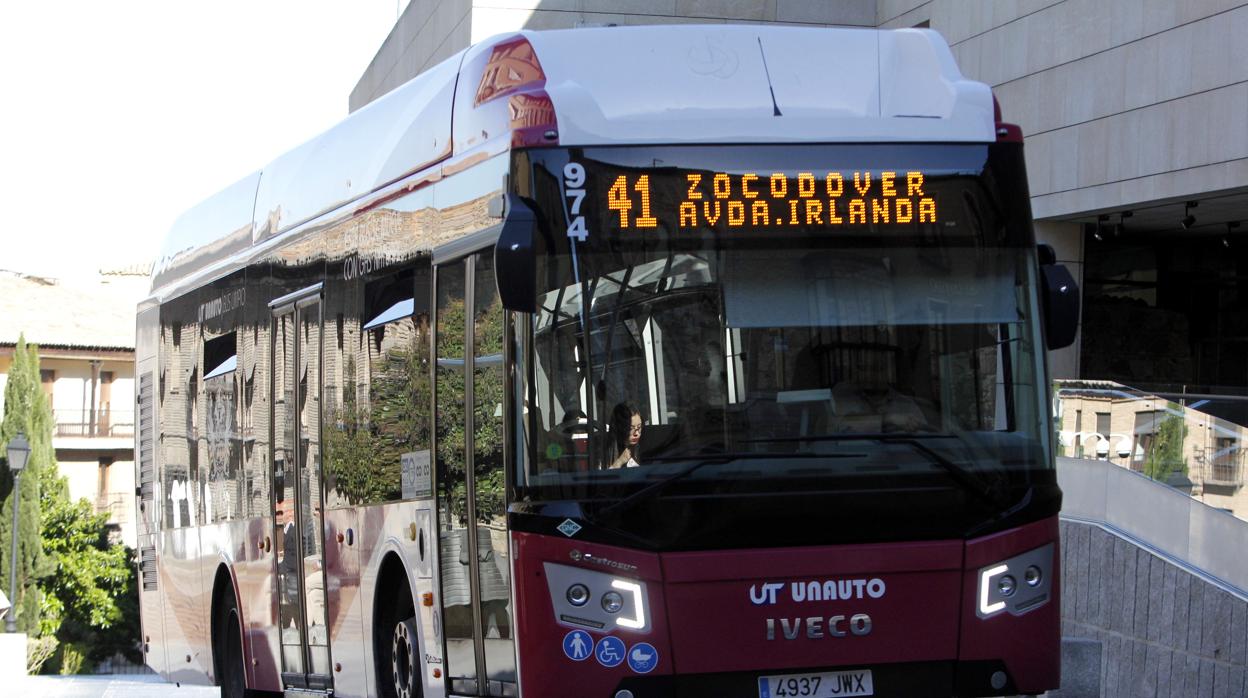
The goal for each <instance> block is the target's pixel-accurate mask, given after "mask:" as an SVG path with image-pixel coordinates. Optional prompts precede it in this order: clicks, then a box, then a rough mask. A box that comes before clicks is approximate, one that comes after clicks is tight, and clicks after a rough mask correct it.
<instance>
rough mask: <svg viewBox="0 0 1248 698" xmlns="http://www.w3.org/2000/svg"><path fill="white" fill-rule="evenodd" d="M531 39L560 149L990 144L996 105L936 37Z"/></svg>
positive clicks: (739, 33) (575, 35)
mask: <svg viewBox="0 0 1248 698" xmlns="http://www.w3.org/2000/svg"><path fill="white" fill-rule="evenodd" d="M523 35H524V37H525V38H527V39H528V40H529V42H530V43H531V44H532V45H533V48H534V52H535V53H536V54H537V58H538V60H539V61H540V62H541V64H542V69H543V72H544V73H545V74H546V91H547V93H548V94H549V95H550V98H551V101H552V102H553V103H554V106H555V114H556V119H557V121H558V125H559V143H560V145H605V144H624V143H716V142H718V143H751V142H784V141H788V142H793V141H797V142H838V141H859V142H862V141H898V140H901V141H932V140H939V141H978V142H991V141H993V140H995V130H994V129H995V122H994V110H993V103H992V93H991V92H990V91H989V89H988V87H987V86H986V85H984V84H982V83H978V82H973V81H970V80H967V79H965V78H964V77H963V76H962V74H961V73H960V72H959V71H958V69H957V66H956V65H955V63H954V61H953V56H952V55H951V54H950V52H949V48H948V46H947V45H946V44H945V41H944V39H943V38H941V36H940V35H939V34H937V33H935V32H933V31H930V30H924V29H904V30H895V31H877V30H871V29H828V28H805V27H773V26H752V25H729V26H725V25H713V26H696V25H695V26H689V25H676V26H658V27H609V28H595V29H575V30H562V31H548V32H523ZM503 38H504V37H499V39H500V40H501V39H503ZM495 41H496V40H495V39H491V40H489V41H487V42H485V43H486V44H490V43H494V42H495ZM587 56H592V57H593V60H586V57H587ZM465 77H466V78H467V79H469V80H471V79H472V76H465ZM773 94H774V96H775V99H774V102H773V99H772V95H773Z"/></svg>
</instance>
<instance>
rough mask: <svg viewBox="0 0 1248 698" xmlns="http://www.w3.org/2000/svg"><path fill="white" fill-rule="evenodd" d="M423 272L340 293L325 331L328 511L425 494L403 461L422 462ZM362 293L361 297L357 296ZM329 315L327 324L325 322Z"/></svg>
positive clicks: (424, 268)
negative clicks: (406, 472) (404, 468)
mask: <svg viewBox="0 0 1248 698" xmlns="http://www.w3.org/2000/svg"><path fill="white" fill-rule="evenodd" d="M429 278H430V277H429V267H428V260H424V264H420V263H418V264H417V265H416V266H414V267H411V266H409V267H408V268H406V269H403V270H401V271H398V272H392V273H389V274H386V275H384V276H381V277H380V278H376V279H374V280H372V281H368V282H366V283H365V284H363V285H362V289H361V288H360V286H356V287H355V288H347V289H345V290H344V294H343V300H342V301H340V302H339V304H337V305H336V306H335V300H334V299H332V298H331V299H330V300H329V301H328V302H329V303H330V304H331V305H330V306H329V308H328V312H327V315H326V317H327V320H329V321H328V322H327V323H326V333H325V355H326V357H327V361H326V366H325V374H326V385H325V395H326V408H327V412H326V416H325V424H326V427H327V429H326V431H325V464H326V498H327V502H326V503H327V506H329V507H330V508H336V507H343V506H350V505H359V504H375V503H381V502H393V501H399V500H403V499H411V498H413V497H416V496H424V495H428V494H430V493H427V492H425V493H422V492H417V491H415V490H414V487H415V483H414V482H413V481H411V478H410V477H409V478H408V479H407V480H405V479H404V477H403V472H402V462H403V459H404V458H408V459H416V460H420V459H422V458H423V459H426V460H427V459H428V457H429V456H428V453H429V444H430V412H431V391H430V382H429V376H430V373H429V372H430V366H429V342H430V327H429ZM361 290H362V293H361V292H360V291H361ZM331 318H332V319H331Z"/></svg>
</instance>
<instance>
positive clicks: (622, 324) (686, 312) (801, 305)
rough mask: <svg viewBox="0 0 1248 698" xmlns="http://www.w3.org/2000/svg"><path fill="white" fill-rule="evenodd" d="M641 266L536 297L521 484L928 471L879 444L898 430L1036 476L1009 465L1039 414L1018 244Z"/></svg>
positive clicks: (817, 250) (679, 259)
mask: <svg viewBox="0 0 1248 698" xmlns="http://www.w3.org/2000/svg"><path fill="white" fill-rule="evenodd" d="M632 257H633V259H631V260H628V261H631V263H627V262H625V263H618V262H616V260H615V259H614V258H612V259H608V258H607V257H606V255H605V254H602V255H600V256H599V257H597V258H596V257H595V256H594V254H593V253H589V254H585V255H583V257H582V260H581V264H582V269H597V270H602V269H607V270H606V271H604V272H600V274H599V275H598V276H589V275H588V274H585V275H583V276H582V278H583V279H584V282H583V283H575V282H570V283H567V284H566V285H563V286H561V287H558V288H554V289H551V290H549V291H548V292H546V293H544V294H543V295H541V296H539V310H538V313H537V315H536V318H535V327H534V359H535V364H536V366H535V374H536V375H535V376H534V377H533V379H534V385H533V388H534V389H533V391H532V393H531V395H532V399H533V400H534V402H535V403H536V404H534V405H530V409H531V410H534V409H535V411H536V419H535V421H536V425H535V426H536V434H535V435H534V441H535V445H536V448H535V453H534V458H533V459H532V460H531V461H530V464H529V468H528V470H529V472H528V473H526V474H525V475H524V476H522V477H523V479H524V480H527V481H528V483H529V484H532V485H539V486H541V485H554V484H559V483H582V484H583V483H590V482H594V481H602V482H606V481H612V482H617V481H619V480H620V479H630V478H631V479H634V480H638V481H640V480H642V479H643V478H645V477H649V475H647V474H645V473H646V471H651V470H653V469H658V468H665V467H666V469H665V470H663V472H661V473H656V474H655V475H654V476H656V477H657V476H663V475H670V474H671V473H672V472H677V471H678V467H677V466H675V465H673V466H670V467H667V466H666V465H665V464H668V463H672V462H673V461H682V460H686V461H689V460H697V459H703V458H707V457H713V456H714V455H715V454H724V453H734V454H742V455H745V454H748V455H749V456H750V457H749V458H748V459H745V458H743V459H742V463H743V464H745V463H746V460H748V464H746V465H745V466H743V468H738V469H737V472H736V473H735V474H734V472H733V470H732V469H731V468H722V467H717V468H715V469H711V470H708V471H706V472H711V471H713V472H714V475H713V477H718V478H730V477H735V476H738V475H744V473H746V472H748V473H750V474H752V475H753V476H755V477H757V476H766V477H771V476H784V475H785V474H786V473H789V472H793V471H794V470H795V469H802V470H803V471H808V470H809V469H810V468H812V467H815V466H812V462H811V459H810V458H809V456H811V455H818V454H823V455H828V456H833V455H837V454H838V453H840V452H844V451H853V452H855V455H856V456H859V457H858V458H857V459H846V458H837V459H825V460H826V463H825V464H824V465H823V466H821V467H823V468H825V469H828V470H827V472H829V473H831V472H833V471H835V472H836V473H842V472H851V473H852V472H854V470H853V469H854V468H857V469H858V470H861V471H864V472H866V471H872V472H878V471H879V470H880V469H881V468H886V469H893V470H901V471H905V470H907V468H909V470H913V471H915V472H920V471H921V472H931V469H932V467H933V465H936V464H934V463H933V462H932V459H931V458H928V457H925V455H924V454H923V453H922V452H917V453H916V452H915V451H914V449H905V448H889V447H887V446H883V445H881V444H887V443H888V440H887V439H884V440H881V439H879V438H878V437H880V436H882V435H894V436H895V435H900V434H920V435H934V434H957V435H959V438H956V439H946V440H942V441H939V442H938V443H940V444H946V443H947V444H948V445H949V446H948V447H949V449H950V451H949V453H948V454H946V455H948V457H951V458H956V459H958V460H959V461H960V462H959V466H961V467H968V468H981V469H1001V468H1006V467H1026V466H1027V465H1039V462H1038V459H1036V458H1034V457H1024V456H1020V455H1018V451H1019V449H1022V448H1026V447H1029V446H1034V444H1035V439H1037V438H1038V437H1037V434H1038V424H1039V423H1040V419H1041V415H1040V414H1039V413H1038V412H1039V410H1038V409H1037V405H1038V404H1039V402H1038V400H1037V395H1036V392H1035V391H1036V389H1037V376H1036V367H1037V364H1036V359H1035V357H1034V355H1033V353H1032V352H1033V344H1032V343H1033V337H1032V330H1031V319H1030V317H1031V315H1032V314H1033V313H1032V311H1031V310H1029V309H1028V304H1029V303H1030V302H1031V301H1030V300H1029V297H1028V296H1027V294H1026V293H1025V292H1024V291H1023V290H1022V289H1025V288H1026V284H1027V281H1026V278H1025V276H1024V275H1025V274H1026V273H1027V272H1026V270H1027V269H1028V268H1029V266H1028V265H1029V264H1030V263H1031V262H1030V258H1029V257H1028V256H1027V254H1026V253H1025V251H1023V250H1021V249H1018V248H975V247H953V248H944V247H939V246H933V247H922V246H914V245H912V244H894V245H892V246H883V245H882V246H880V247H875V248H861V247H859V248H850V249H846V248H830V247H827V246H826V245H821V244H819V243H818V242H810V243H809V244H808V245H806V246H798V247H787V248H786V249H774V248H765V249H758V248H751V247H746V246H719V247H714V246H710V245H707V246H706V247H704V248H701V249H699V248H696V247H695V246H691V245H686V246H685V249H682V250H680V251H676V250H667V251H663V250H653V251H650V252H647V253H645V254H634V255H632ZM560 263H561V264H564V265H565V266H566V265H567V264H568V262H567V260H561V261H560ZM613 263H615V264H614V268H611V267H612V265H613ZM855 435H860V436H861V439H872V440H874V441H875V442H876V443H877V446H880V447H879V448H874V449H873V448H864V445H863V443H862V442H861V440H859V441H856V442H855V440H854V439H853V438H852V437H853V436H855ZM941 447H942V448H943V447H944V446H941ZM864 452H867V453H866V454H864ZM1012 452H1013V454H1014V455H1011V453H1012ZM872 454H874V455H872ZM885 454H886V456H885ZM759 456H773V458H772V459H771V460H770V461H767V462H766V463H762V464H760V460H759V458H758V457H759ZM764 460H765V459H764ZM820 462H823V461H820ZM851 462H852V464H851V465H849V466H847V465H846V463H851ZM908 464H909V465H908ZM816 466H817V464H816ZM847 467H848V468H850V470H848V471H847V470H846V468H847ZM747 468H748V470H747ZM833 469H834V470H833Z"/></svg>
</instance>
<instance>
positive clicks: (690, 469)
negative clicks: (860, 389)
mask: <svg viewBox="0 0 1248 698" xmlns="http://www.w3.org/2000/svg"><path fill="white" fill-rule="evenodd" d="M863 455H864V454H861V453H833V454H825V453H783V454H779V453H753V452H745V453H716V454H713V455H711V456H708V457H706V458H703V459H702V460H698V461H694V462H692V463H690V464H689V465H687V466H685V467H684V468H681V469H680V470H678V471H676V472H674V473H672V474H671V475H668V476H667V477H665V478H663V479H662V480H659V481H658V482H655V483H652V484H649V485H646V486H645V487H643V488H641V489H639V490H637V491H636V492H634V493H632V494H630V495H628V496H627V497H625V498H624V499H621V500H620V501H618V502H616V503H615V504H612V505H610V506H608V507H606V508H605V509H603V510H601V511H598V512H595V514H594V516H595V517H599V516H609V515H611V514H612V513H614V512H620V511H625V510H627V509H631V508H632V507H634V506H636V505H637V504H638V503H639V502H642V501H645V500H647V499H653V498H654V497H657V496H658V495H659V493H660V492H662V491H663V490H664V489H666V488H667V486H668V485H670V484H672V483H673V482H676V481H677V480H680V479H682V478H685V477H688V476H689V475H692V474H693V473H694V472H696V471H697V470H699V469H701V468H702V467H704V466H707V465H724V464H726V463H731V462H733V461H738V460H750V459H758V458H777V457H783V458H861V457H862V456H863ZM675 459H676V458H675V457H673V458H672V460H675ZM680 459H681V460H683V457H682V458H680ZM651 460H656V461H658V460H664V459H660V458H655V459H651Z"/></svg>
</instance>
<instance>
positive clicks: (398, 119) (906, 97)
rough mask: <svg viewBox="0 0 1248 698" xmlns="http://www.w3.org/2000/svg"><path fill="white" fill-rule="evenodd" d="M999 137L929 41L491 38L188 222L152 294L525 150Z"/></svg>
mask: <svg viewBox="0 0 1248 698" xmlns="http://www.w3.org/2000/svg"><path fill="white" fill-rule="evenodd" d="M587 56H588V57H592V60H586V57H587ZM504 97H505V98H506V99H504ZM995 138H996V125H995V118H994V105H993V98H992V94H991V92H990V90H989V88H988V87H987V86H986V85H984V84H982V83H978V82H974V81H970V80H967V79H965V78H963V76H962V74H961V73H960V72H959V71H958V68H957V66H956V65H955V63H954V60H953V56H952V54H951V53H950V51H949V48H948V45H947V44H946V43H945V41H944V39H943V38H942V37H941V36H940V35H939V34H937V33H936V32H933V31H931V30H925V29H900V30H873V29H840V28H808V27H784V26H756V25H711V26H702V25H667V26H636V27H604V28H584V29H571V30H555V31H524V32H518V33H514V34H506V35H500V36H496V37H493V38H491V39H487V40H486V41H483V42H481V43H479V44H476V45H474V46H472V47H470V48H468V49H465V50H463V51H461V52H459V53H458V54H456V55H454V56H452V57H451V58H449V59H447V60H445V61H443V62H442V63H440V64H438V65H437V66H435V67H433V68H431V69H429V70H427V71H425V72H424V73H422V74H420V75H418V76H416V77H415V78H413V79H412V80H411V81H409V82H407V83H406V84H404V85H402V86H400V87H398V88H396V89H395V90H393V91H392V92H390V93H388V94H387V95H385V96H383V97H381V98H380V99H378V100H376V101H374V102H373V103H371V104H369V105H367V106H366V107H364V108H362V109H360V110H358V111H357V112H355V113H354V114H351V115H350V116H348V117H347V118H346V119H344V120H343V121H342V122H340V123H339V124H337V125H336V126H334V127H333V128H331V129H329V130H328V131H326V132H325V133H323V134H321V135H319V136H317V137H315V138H313V139H312V140H310V141H308V142H307V143H304V144H303V145H301V146H299V147H297V148H295V149H294V150H291V151H290V152H288V153H285V154H284V155H282V156H280V157H278V158H277V159H276V160H274V161H273V162H272V163H270V164H269V165H268V166H266V167H264V168H263V169H262V170H260V171H258V172H254V173H252V174H250V175H248V176H247V177H244V178H243V179H241V180H239V181H238V182H235V183H234V184H232V185H231V186H229V187H227V188H226V189H224V190H222V191H221V192H220V193H218V194H216V195H214V196H212V197H210V198H209V199H207V200H205V201H204V202H202V203H200V204H199V205H197V206H195V207H194V208H192V209H191V210H189V211H187V212H186V213H184V214H183V215H182V216H180V217H179V218H178V220H177V221H176V222H175V223H174V225H173V228H172V229H171V230H170V232H169V235H168V236H167V237H166V240H165V244H164V246H163V248H162V250H161V253H160V257H159V259H158V260H157V262H156V265H155V267H154V269H153V284H152V286H153V292H154V293H156V292H158V291H159V290H160V289H161V288H162V287H165V286H166V285H167V284H169V283H171V282H173V281H175V280H177V279H181V280H183V281H185V279H186V276H187V275H190V274H195V275H198V274H201V273H210V272H211V269H212V268H215V267H218V266H220V265H222V264H224V263H225V261H226V260H228V259H230V258H232V257H236V256H240V255H245V254H246V253H247V251H248V249H249V248H252V247H255V246H257V245H261V244H265V243H267V242H269V241H271V240H272V239H273V238H274V237H276V236H278V235H280V234H281V233H283V232H285V231H288V230H291V229H293V228H295V227H297V226H299V225H301V224H302V223H305V222H307V221H309V220H311V219H313V218H316V217H318V216H320V215H323V214H325V213H327V212H330V211H333V210H335V209H338V208H340V207H343V206H344V205H346V204H348V203H351V202H355V201H358V200H360V199H362V198H365V197H368V196H369V195H370V194H373V193H375V192H378V191H379V190H381V189H384V188H386V187H387V186H389V185H392V184H393V183H395V182H397V181H399V180H401V179H404V178H406V177H408V176H410V175H413V174H415V173H418V172H422V171H432V170H436V169H438V168H439V167H441V166H442V164H444V163H447V162H452V161H456V162H462V158H461V156H465V155H475V154H478V153H482V154H494V153H498V152H502V151H504V150H506V149H507V148H510V147H517V146H526V145H560V146H590V145H622V144H659V143H662V144H681V143H783V142H794V143H812V142H822V143H832V142H889V141H893V142H896V141H911V142H931V141H939V142H991V141H993V140H995ZM157 295H160V294H159V293H157Z"/></svg>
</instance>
